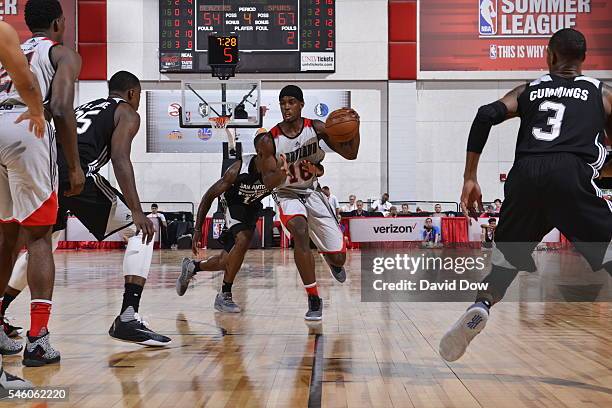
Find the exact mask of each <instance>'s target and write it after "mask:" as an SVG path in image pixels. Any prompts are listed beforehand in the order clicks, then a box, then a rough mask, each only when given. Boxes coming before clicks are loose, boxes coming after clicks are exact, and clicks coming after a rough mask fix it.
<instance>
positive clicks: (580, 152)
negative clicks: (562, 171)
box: [516, 74, 606, 170]
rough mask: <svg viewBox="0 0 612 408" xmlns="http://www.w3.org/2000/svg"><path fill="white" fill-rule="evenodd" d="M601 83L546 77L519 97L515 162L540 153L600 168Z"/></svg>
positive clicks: (602, 149)
mask: <svg viewBox="0 0 612 408" xmlns="http://www.w3.org/2000/svg"><path fill="white" fill-rule="evenodd" d="M602 86H603V85H602V83H601V82H600V81H599V80H597V79H594V78H590V77H586V76H578V77H575V78H563V77H560V76H558V75H554V74H547V75H544V76H543V77H541V78H539V79H537V80H535V81H533V82H531V83H530V84H528V85H527V88H526V89H525V91H524V92H523V93H522V94H521V95H520V96H519V99H518V110H519V113H520V117H521V127H520V130H519V135H518V140H517V145H516V159H519V158H521V157H524V156H528V155H538V154H542V153H556V152H564V153H573V154H576V155H577V156H579V157H580V158H581V159H583V160H585V161H586V162H587V163H588V164H590V165H591V166H592V167H593V168H594V169H595V170H599V169H601V168H602V166H603V165H604V162H605V159H606V149H605V147H604V145H603V142H604V133H605V131H604V129H605V117H606V116H605V109H604V105H603V96H602Z"/></svg>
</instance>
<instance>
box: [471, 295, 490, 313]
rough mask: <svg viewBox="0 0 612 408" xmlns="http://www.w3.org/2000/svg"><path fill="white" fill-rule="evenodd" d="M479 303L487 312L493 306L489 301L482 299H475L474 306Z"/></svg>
mask: <svg viewBox="0 0 612 408" xmlns="http://www.w3.org/2000/svg"><path fill="white" fill-rule="evenodd" d="M479 303H480V304H481V305H483V306H484V307H485V308H486V309H487V311H488V310H489V309H491V306H493V304H492V303H491V301H490V300H489V299H482V298H481V299H476V302H475V303H474V304H479Z"/></svg>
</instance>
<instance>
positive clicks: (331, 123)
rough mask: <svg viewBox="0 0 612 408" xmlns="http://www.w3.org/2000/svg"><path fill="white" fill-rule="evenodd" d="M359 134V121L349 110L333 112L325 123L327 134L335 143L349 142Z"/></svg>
mask: <svg viewBox="0 0 612 408" xmlns="http://www.w3.org/2000/svg"><path fill="white" fill-rule="evenodd" d="M357 132H359V119H357V118H356V117H355V116H354V115H353V114H352V113H351V110H349V109H338V110H335V111H333V112H332V113H331V114H330V115H329V116H328V117H327V120H326V121H325V133H327V135H328V136H329V138H330V139H331V140H333V141H335V142H348V141H349V140H352V139H353V138H354V137H355V136H356V135H357Z"/></svg>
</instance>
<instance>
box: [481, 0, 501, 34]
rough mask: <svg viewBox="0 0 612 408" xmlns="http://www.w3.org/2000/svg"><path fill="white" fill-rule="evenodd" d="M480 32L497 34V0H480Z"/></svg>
mask: <svg viewBox="0 0 612 408" xmlns="http://www.w3.org/2000/svg"><path fill="white" fill-rule="evenodd" d="M478 2H479V4H480V8H479V10H478V32H479V33H480V35H494V34H497V0H478Z"/></svg>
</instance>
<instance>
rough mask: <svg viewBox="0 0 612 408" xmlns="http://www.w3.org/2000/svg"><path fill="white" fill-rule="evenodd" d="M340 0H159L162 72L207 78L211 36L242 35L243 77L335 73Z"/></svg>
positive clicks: (241, 60)
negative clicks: (337, 15) (337, 4)
mask: <svg viewBox="0 0 612 408" xmlns="http://www.w3.org/2000/svg"><path fill="white" fill-rule="evenodd" d="M335 3H336V0H159V25H160V27H159V70H160V72H170V73H172V72H175V73H176V72H183V73H206V72H210V67H209V66H208V55H207V54H208V36H209V35H210V34H213V33H215V34H219V35H230V34H231V35H236V36H237V37H238V44H239V48H240V55H239V58H240V62H239V64H238V68H237V70H236V71H237V72H272V73H274V72H276V73H282V72H286V73H294V72H335V69H336V68H335V66H336V64H335V58H336V53H335V49H336V29H335V28H336V18H335V17H336V16H335V14H336V10H335Z"/></svg>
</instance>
